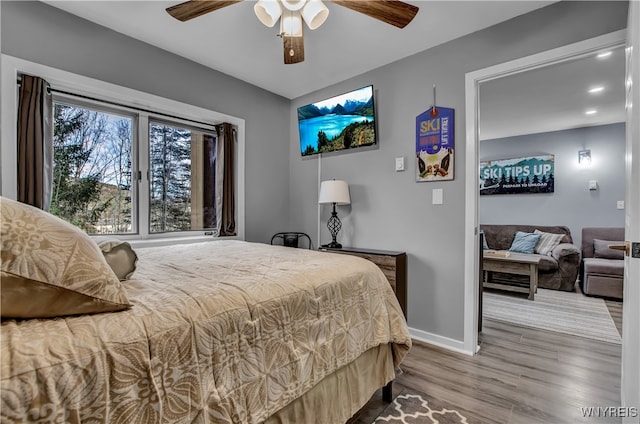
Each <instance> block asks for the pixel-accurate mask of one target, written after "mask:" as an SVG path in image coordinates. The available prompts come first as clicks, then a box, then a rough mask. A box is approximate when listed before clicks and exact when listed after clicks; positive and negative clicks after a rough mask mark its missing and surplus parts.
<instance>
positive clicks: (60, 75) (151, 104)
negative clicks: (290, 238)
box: [0, 54, 245, 246]
mask: <svg viewBox="0 0 640 424" xmlns="http://www.w3.org/2000/svg"><path fill="white" fill-rule="evenodd" d="M1 60H2V72H1V78H2V82H1V83H2V85H1V88H2V91H3V93H5V95H3V96H2V99H1V106H2V111H1V112H0V128H1V131H2V132H1V134H2V140H1V142H0V156H1V157H2V159H1V162H0V193H1V194H2V196H5V197H8V198H11V199H16V197H17V169H16V165H15V164H16V163H17V143H16V142H15V140H17V125H16V122H17V111H18V86H17V84H16V81H17V80H18V78H19V77H20V75H22V74H30V75H38V76H40V77H42V78H44V79H46V80H47V81H48V82H49V83H50V84H51V86H52V88H53V89H55V90H59V91H65V92H69V93H73V95H76V96H79V97H82V96H85V97H90V98H95V99H100V100H102V101H104V102H106V103H116V104H120V105H123V106H124V107H125V108H126V107H131V108H132V109H135V110H136V111H137V113H138V115H139V119H138V134H137V137H138V140H148V136H149V134H148V120H149V118H150V116H153V117H154V118H156V119H157V118H160V119H161V120H167V119H171V121H174V119H175V122H177V123H180V120H184V122H183V123H184V124H185V125H191V126H194V122H199V123H202V124H206V125H211V126H215V125H217V124H220V123H222V122H229V123H230V124H232V125H233V126H234V127H235V129H236V157H235V158H234V160H235V171H236V175H235V196H234V197H235V201H236V205H235V206H236V233H237V235H236V236H233V237H225V238H226V239H228V238H232V239H240V240H244V236H245V177H244V174H245V173H244V164H245V120H244V119H242V118H238V117H235V116H231V115H227V114H223V113H219V112H215V111H213V110H210V109H206V108H203V107H199V106H195V105H192V104H187V103H183V102H179V101H175V100H171V99H168V98H164V97H160V96H157V95H154V94H150V93H146V92H143V91H139V90H134V89H130V88H127V87H123V86H120V85H116V84H112V83H107V82H104V81H100V80H97V79H94V78H89V77H85V76H82V75H79V74H75V73H71V72H67V71H63V70H60V69H56V68H52V67H49V66H46V65H41V64H38V63H35V62H30V61H26V60H23V59H20V58H16V57H13V56H9V55H5V54H2V56H1ZM8 93H13V94H14V95H6V94H8ZM151 111H153V112H151ZM196 126H197V125H196ZM136 144H137V146H138V151H137V157H138V165H137V166H138V169H136V171H140V172H141V173H142V176H143V178H145V175H146V174H147V172H148V170H149V167H148V155H149V150H148V143H143V142H138V143H136ZM132 154H133V153H132ZM144 157H146V158H147V159H146V161H147V162H146V165H143V164H142V163H141V159H142V158H144ZM143 166H144V167H143ZM135 167H136V166H135V165H134V166H133V167H132V168H135ZM137 197H138V205H139V206H140V207H139V209H138V211H137V214H138V232H137V233H136V234H131V235H129V234H126V235H125V234H123V235H117V237H118V238H119V239H122V240H127V241H130V242H131V243H132V244H133V245H137V246H155V245H168V244H175V243H189V242H197V241H205V240H213V239H215V238H216V236H214V237H212V236H211V235H204V232H205V231H203V232H202V234H196V233H197V232H199V231H200V230H196V231H188V232H176V233H156V234H149V231H148V230H149V219H148V206H147V210H146V211H145V210H142V206H143V204H145V202H142V201H140V199H149V188H148V185H147V186H146V188H145V186H144V185H143V184H138V193H137ZM146 204H147V205H148V203H146ZM145 216H146V219H145V218H144V217H145ZM114 236H115V235H114ZM92 237H95V238H98V239H100V238H109V236H106V235H94V236H92ZM111 238H113V236H111Z"/></svg>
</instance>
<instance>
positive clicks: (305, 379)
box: [0, 199, 411, 423]
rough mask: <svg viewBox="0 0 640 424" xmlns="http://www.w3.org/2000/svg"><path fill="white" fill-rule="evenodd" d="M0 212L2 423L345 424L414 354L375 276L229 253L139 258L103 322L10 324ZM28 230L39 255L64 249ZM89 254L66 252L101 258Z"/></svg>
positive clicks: (258, 249)
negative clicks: (40, 246)
mask: <svg viewBox="0 0 640 424" xmlns="http://www.w3.org/2000/svg"><path fill="white" fill-rule="evenodd" d="M7 205H8V206H7ZM5 206H7V207H9V206H10V207H14V205H13V203H10V202H8V201H6V200H5V199H2V212H3V216H2V218H3V219H2V232H3V233H2V236H3V239H2V252H3V258H2V259H3V263H2V267H3V268H2V270H3V274H2V290H3V292H2V297H3V305H2V306H3V312H2V314H3V320H2V324H1V333H0V341H1V351H0V354H1V356H0V360H1V363H0V371H1V382H0V390H1V392H0V398H1V399H0V401H1V403H0V421H1V422H3V423H4V422H47V423H48V422H65V423H66V422H69V423H80V422H82V423H86V422H90V423H106V422H109V423H160V422H175V423H261V422H268V423H301V422H314V423H343V422H345V421H346V420H347V419H348V418H349V417H351V416H352V415H353V414H354V413H355V412H356V411H357V410H358V409H360V408H361V407H362V406H363V405H364V404H365V403H366V402H367V401H368V400H369V399H370V397H371V396H372V395H373V393H374V392H375V391H376V390H377V389H378V388H380V387H382V386H384V385H385V384H387V383H388V382H390V381H391V380H393V378H394V376H395V370H396V368H397V367H398V365H399V364H400V362H401V361H402V359H403V357H404V356H405V355H406V353H407V352H408V350H409V349H410V347H411V339H410V336H409V333H408V329H407V326H406V322H405V319H404V316H403V314H402V311H401V309H400V306H399V304H398V302H397V300H396V298H395V296H394V294H393V292H392V290H391V288H390V286H389V284H388V283H387V281H386V279H385V277H384V275H383V274H382V272H381V271H380V270H379V269H378V268H377V266H376V265H374V264H373V263H371V262H369V261H367V260H364V259H362V258H358V257H354V256H349V255H339V254H331V253H325V252H316V251H310V250H305V249H294V248H288V247H281V246H270V245H265V244H260V243H249V242H243V241H235V240H228V241H223V240H218V241H212V242H204V243H196V244H189V245H174V246H166V247H153V248H145V249H136V252H135V253H136V255H137V258H138V259H137V263H136V266H135V272H133V274H132V275H130V276H128V278H127V279H125V280H124V281H119V279H117V278H116V279H115V282H114V281H113V279H109V284H108V286H109V287H111V286H113V285H116V286H117V285H118V284H119V286H118V287H117V288H118V289H119V290H121V291H120V292H119V295H120V296H121V297H120V298H119V299H118V302H120V303H121V306H120V307H118V308H115V307H114V306H113V303H114V302H112V301H109V302H110V303H109V302H106V301H104V300H100V299H99V300H96V299H93V300H92V301H93V302H94V303H100V302H103V303H105V305H106V306H105V305H103V306H101V307H103V308H106V309H109V308H111V309H112V310H105V311H101V312H97V313H83V314H80V315H71V316H64V315H63V314H61V313H60V311H57V312H56V313H55V314H53V313H52V314H51V315H55V316H51V317H44V318H31V319H26V318H24V317H23V318H7V317H6V316H5V309H6V310H11V309H12V305H13V304H15V303H16V300H15V299H16V298H15V297H14V298H13V299H10V298H9V296H10V295H12V296H18V295H15V294H13V292H12V290H13V289H14V287H12V286H10V285H7V286H6V287H5V283H7V284H8V282H11V281H12V279H14V278H15V275H14V273H15V271H16V269H18V268H20V267H17V268H16V269H14V270H13V271H12V270H11V269H10V266H9V265H11V261H10V260H7V256H6V255H5V254H8V253H7V252H8V251H9V250H11V246H9V245H8V237H7V234H8V232H10V231H23V230H21V229H20V228H23V227H21V226H20V225H14V226H13V227H15V228H13V229H11V228H9V229H8V227H7V226H11V222H12V221H13V222H14V223H15V222H16V220H17V218H16V216H14V215H16V214H17V212H15V211H13V210H7V208H6V207H5ZM31 212H33V211H30V213H31ZM33 213H36V212H33ZM21 219H22V218H21ZM47 219H51V218H50V217H49V216H47ZM23 220H24V219H23ZM36 224H37V225H36ZM36 224H34V225H35V228H39V229H41V230H40V231H38V232H35V233H39V234H40V235H41V237H40V239H39V240H40V243H44V242H43V241H42V240H44V241H47V240H50V239H52V240H56V239H59V240H66V239H65V238H63V237H57V238H56V237H54V236H52V237H47V232H46V230H47V228H46V226H45V228H43V227H42V225H41V223H36ZM68 230H69V231H75V230H73V229H68ZM21 237H22V239H25V237H24V236H23V235H21ZM78 237H82V236H78ZM61 243H62V242H61ZM87 243H89V244H88V245H84V246H83V247H82V248H81V249H80V248H78V246H77V245H74V246H75V247H73V248H72V249H71V250H73V251H74V252H85V253H83V255H85V256H86V255H87V254H86V251H88V250H91V253H92V254H99V253H100V250H99V248H98V247H97V246H93V245H90V243H93V244H94V245H95V242H92V241H89V242H87ZM14 250H15V249H14ZM36 250H37V249H36ZM58 250H60V249H58ZM96 252H97V253H96ZM14 253H15V252H14ZM21 254H23V255H24V252H21ZM42 256H43V255H42V254H41V253H38V254H37V255H36V254H34V255H32V258H33V261H34V262H41V261H42V259H41V258H42ZM84 259H86V258H84ZM96 261H98V259H96ZM7 263H8V264H9V265H7ZM82 263H83V264H86V263H88V262H87V261H86V260H85V261H84V262H82ZM107 265H108V264H107ZM21 266H22V267H24V264H22V265H21ZM101 266H102V265H101ZM60 268H64V270H63V271H61V272H66V271H65V270H67V269H69V268H70V267H69V266H64V267H60ZM92 272H93V271H92ZM76 274H77V272H76ZM74 275H75V274H74ZM109 278H110V277H109ZM85 279H86V278H85ZM32 280H36V279H35V278H32ZM65 281H66V280H65ZM65 290H66V289H65ZM5 294H6V296H5ZM19 295H23V296H24V295H25V294H24V293H22V294H19ZM23 303H30V304H31V303H37V299H36V297H35V296H30V297H29V300H28V301H25V300H23ZM107 303H108V305H107ZM116 303H117V302H116ZM48 305H51V303H49V304H48ZM65 307H68V305H66V306H65ZM39 308H40V310H42V309H43V308H44V309H46V308H48V306H42V305H40V306H39ZM114 308H115V309H119V310H113V309H114ZM14 314H15V313H14Z"/></svg>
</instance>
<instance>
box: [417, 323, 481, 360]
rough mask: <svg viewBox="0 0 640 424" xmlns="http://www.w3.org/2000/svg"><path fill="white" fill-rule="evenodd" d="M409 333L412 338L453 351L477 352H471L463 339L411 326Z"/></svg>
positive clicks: (473, 353) (467, 353) (469, 353)
mask: <svg viewBox="0 0 640 424" xmlns="http://www.w3.org/2000/svg"><path fill="white" fill-rule="evenodd" d="M409 334H410V335H411V338H412V339H415V340H418V341H421V342H424V343H428V344H432V345H435V346H438V347H441V348H444V349H447V350H451V351H453V352H457V353H462V354H464V355H469V356H473V355H475V353H476V352H470V351H468V350H466V349H465V348H464V342H463V341H462V340H455V339H450V338H449V337H443V336H439V335H437V334H433V333H428V332H426V331H422V330H416V329H415V328H411V327H409Z"/></svg>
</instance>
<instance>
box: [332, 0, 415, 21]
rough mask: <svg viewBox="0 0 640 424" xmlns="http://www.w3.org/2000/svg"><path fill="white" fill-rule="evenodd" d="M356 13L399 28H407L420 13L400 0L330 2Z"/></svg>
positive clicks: (338, 0)
mask: <svg viewBox="0 0 640 424" xmlns="http://www.w3.org/2000/svg"><path fill="white" fill-rule="evenodd" d="M329 1H331V2H332V3H335V4H338V5H340V6H344V7H346V8H348V9H351V10H355V11H356V12H360V13H364V14H365V15H367V16H370V17H372V18H374V19H377V20H379V21H382V22H386V23H388V24H391V25H393V26H395V27H398V28H404V27H406V26H407V25H408V24H409V22H411V21H412V20H413V18H414V17H415V16H416V14H417V13H418V9H419V8H418V7H417V6H414V5H412V4H409V3H405V2H403V1H399V0H329Z"/></svg>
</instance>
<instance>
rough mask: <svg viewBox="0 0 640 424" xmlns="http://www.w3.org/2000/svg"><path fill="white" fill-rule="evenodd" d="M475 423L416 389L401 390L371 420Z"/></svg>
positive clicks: (418, 423)
mask: <svg viewBox="0 0 640 424" xmlns="http://www.w3.org/2000/svg"><path fill="white" fill-rule="evenodd" d="M383 423H392V424H400V423H405V424H476V423H480V420H478V419H475V418H472V417H469V416H468V414H467V413H461V412H459V411H457V410H456V409H455V408H454V407H452V406H451V405H446V404H444V403H443V402H440V401H438V400H436V399H433V398H432V397H430V396H428V395H426V394H424V393H421V392H418V391H416V390H403V391H402V392H401V393H400V394H399V395H398V396H397V397H396V398H395V399H394V400H393V402H391V404H389V406H387V407H386V408H385V410H384V411H382V413H381V414H380V415H378V417H377V418H376V419H375V420H374V421H373V424H383Z"/></svg>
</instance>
